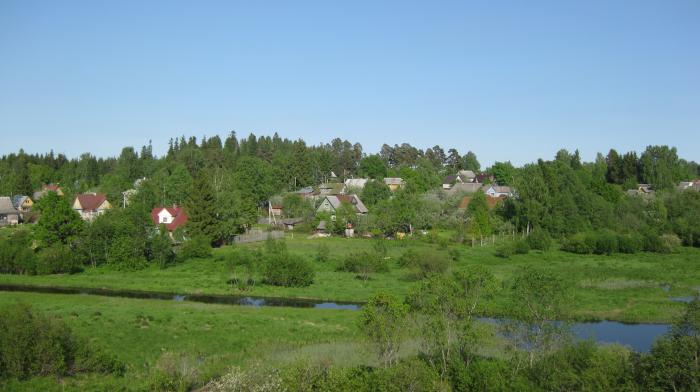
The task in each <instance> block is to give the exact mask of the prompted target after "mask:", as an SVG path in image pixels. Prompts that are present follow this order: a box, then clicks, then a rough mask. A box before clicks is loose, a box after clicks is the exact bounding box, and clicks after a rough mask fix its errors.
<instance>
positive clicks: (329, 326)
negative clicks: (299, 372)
mask: <svg viewBox="0 0 700 392" xmlns="http://www.w3.org/2000/svg"><path fill="white" fill-rule="evenodd" d="M16 302H21V303H26V304H30V305H31V306H32V307H33V308H34V309H35V310H38V311H42V312H45V313H46V314H49V315H51V316H55V317H59V318H61V319H62V320H64V321H65V322H66V323H67V324H68V325H69V326H70V327H72V329H73V331H74V332H75V333H76V334H78V335H82V336H85V337H89V338H90V339H91V340H92V341H93V342H94V344H97V345H100V346H102V347H104V348H106V349H108V350H109V351H110V352H112V353H114V354H115V355H116V356H117V357H118V358H119V359H120V360H122V361H123V362H124V363H126V364H127V374H126V375H125V376H124V377H118V376H107V377H105V376H102V375H100V376H79V377H70V378H67V379H65V380H62V381H61V382H58V383H57V382H56V380H54V379H52V378H46V379H44V378H37V379H33V380H31V381H30V382H23V383H20V384H17V385H15V386H14V387H7V388H10V389H23V390H51V389H56V390H62V388H63V387H67V389H69V390H73V389H74V390H84V389H83V388H85V387H87V386H88V385H90V387H91V388H94V390H118V389H122V388H126V389H129V390H131V389H133V390H143V389H147V387H148V384H149V380H150V378H151V377H152V375H153V369H155V368H157V367H158V366H162V365H163V363H164V361H173V360H172V358H175V360H174V361H175V362H176V363H177V364H178V366H187V367H190V368H192V369H193V371H195V372H196V373H197V374H198V376H197V377H198V379H200V380H202V382H204V381H206V380H209V379H211V378H212V377H214V376H216V375H218V374H220V373H221V372H223V371H225V370H226V368H228V367H229V366H232V365H246V364H249V363H250V362H251V361H266V362H269V361H288V360H294V359H298V358H303V357H305V356H308V357H314V358H321V357H323V356H324V355H328V356H330V357H332V358H334V359H335V360H347V361H364V360H365V358H368V356H367V355H362V356H357V355H356V356H352V355H336V354H337V352H335V351H334V350H336V351H337V350H340V351H341V352H342V351H343V350H345V351H347V350H348V347H353V351H357V347H358V345H357V340H358V339H359V337H358V335H357V334H358V333H359V330H358V327H357V323H356V317H357V314H358V313H357V312H352V311H342V310H325V309H314V310H308V309H293V308H254V307H244V306H229V305H210V304H198V303H188V302H175V301H160V300H141V299H125V298H106V297H98V296H87V295H57V294H34V293H0V308H1V307H3V306H4V305H8V304H12V303H16ZM0 389H2V387H1V386H0Z"/></svg>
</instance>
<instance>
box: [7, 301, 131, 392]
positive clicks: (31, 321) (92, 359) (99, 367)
mask: <svg viewBox="0 0 700 392" xmlns="http://www.w3.org/2000/svg"><path fill="white" fill-rule="evenodd" d="M123 371H124V365H123V364H121V363H119V362H118V361H116V360H115V359H113V358H112V357H111V356H109V355H107V354H105V353H103V352H102V351H100V350H98V349H95V348H93V347H90V345H89V344H88V342H87V341H86V340H83V339H81V338H79V337H77V336H75V335H74V334H73V333H72V332H71V331H70V329H69V328H68V327H67V326H66V325H65V324H64V323H62V322H61V321H59V320H54V319H50V318H48V317H46V316H44V315H42V314H39V313H36V312H34V311H32V309H31V308H29V307H28V306H25V305H14V306H6V307H5V308H4V309H2V311H0V380H3V379H8V378H19V379H27V378H29V377H32V376H57V377H60V376H68V375H74V374H77V373H84V372H99V373H117V374H119V373H122V372H123Z"/></svg>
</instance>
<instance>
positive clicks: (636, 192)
mask: <svg viewBox="0 0 700 392" xmlns="http://www.w3.org/2000/svg"><path fill="white" fill-rule="evenodd" d="M627 195H628V196H641V197H645V198H651V197H654V195H655V192H654V190H653V189H651V185H649V184H637V188H636V189H628V190H627Z"/></svg>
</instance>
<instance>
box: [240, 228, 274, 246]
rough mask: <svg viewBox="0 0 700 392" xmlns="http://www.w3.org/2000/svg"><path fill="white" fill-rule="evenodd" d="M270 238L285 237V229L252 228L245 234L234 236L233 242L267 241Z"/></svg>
mask: <svg viewBox="0 0 700 392" xmlns="http://www.w3.org/2000/svg"><path fill="white" fill-rule="evenodd" d="M268 238H271V239H273V240H278V239H280V238H284V231H262V230H251V231H249V232H247V233H245V234H241V235H237V236H235V237H233V242H234V243H235V244H245V243H247V242H261V241H266V240H267V239H268Z"/></svg>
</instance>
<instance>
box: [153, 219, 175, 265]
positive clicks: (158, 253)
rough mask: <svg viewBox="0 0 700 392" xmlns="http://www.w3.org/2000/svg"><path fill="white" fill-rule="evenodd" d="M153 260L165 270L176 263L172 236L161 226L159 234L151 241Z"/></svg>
mask: <svg viewBox="0 0 700 392" xmlns="http://www.w3.org/2000/svg"><path fill="white" fill-rule="evenodd" d="M150 251H151V260H152V261H153V262H155V263H156V264H157V265H158V266H159V267H160V268H165V267H167V266H168V265H170V264H172V263H173V262H174V261H175V252H173V242H172V240H171V239H170V234H168V230H167V229H166V228H165V225H164V224H161V225H160V227H159V228H158V232H157V233H155V235H154V236H153V238H152V239H151V249H150Z"/></svg>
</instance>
